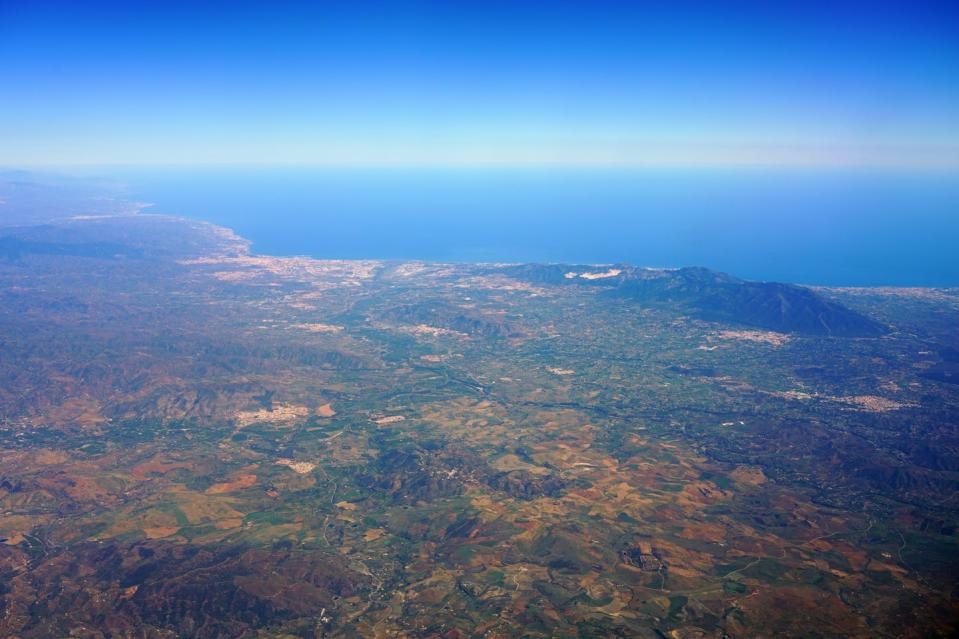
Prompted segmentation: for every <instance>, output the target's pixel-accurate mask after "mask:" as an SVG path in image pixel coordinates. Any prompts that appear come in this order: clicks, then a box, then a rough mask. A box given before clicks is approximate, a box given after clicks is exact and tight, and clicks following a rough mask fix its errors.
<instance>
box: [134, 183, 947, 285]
mask: <svg viewBox="0 0 959 639" xmlns="http://www.w3.org/2000/svg"><path fill="white" fill-rule="evenodd" d="M117 175H118V176H119V177H120V178H121V179H122V181H123V182H124V183H125V184H126V185H127V189H128V191H129V195H131V196H133V197H135V198H138V199H141V200H144V201H147V202H152V203H153V207H152V209H150V210H151V211H153V212H158V213H169V214H176V215H183V216H187V217H193V218H199V219H203V220H208V221H211V222H215V223H217V224H222V225H225V226H228V227H230V228H233V229H234V230H236V231H237V232H238V233H240V234H241V235H243V236H245V237H247V238H249V239H251V240H252V241H253V247H254V250H256V251H257V252H261V253H267V254H273V255H311V256H315V257H320V258H395V259H422V260H442V261H509V262H518V261H536V262H579V263H609V262H629V263H633V264H638V265H648V266H684V265H700V266H707V267H710V268H714V269H718V270H721V271H726V272H729V273H733V274H735V275H738V276H741V277H746V278H753V279H765V280H781V281H789V282H798V283H806V284H822V285H926V286H959V174H957V173H956V172H952V173H945V172H941V173H928V172H927V173H923V174H920V173H906V172H892V171H865V170H859V171H852V170H842V171H835V170H834V171H811V170H798V169H789V170H768V169H766V170H763V169H749V170H731V169H730V170H727V169H710V170H706V169H702V170H692V169H688V170H687V169H684V170H659V169H657V170H653V169H648V170H645V169H643V170H608V169H585V170H584V169H577V170H574V169H550V170H547V169H509V170H507V169H442V170H428V169H415V170H414V169H280V168H269V169H252V168H244V169H238V168H229V169H225V168H220V169H209V168H205V169H190V170H182V169H180V170H158V169H150V170H145V169H144V170H137V171H125V172H122V173H118V174H117Z"/></svg>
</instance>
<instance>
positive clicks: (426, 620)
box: [0, 212, 959, 639]
mask: <svg viewBox="0 0 959 639" xmlns="http://www.w3.org/2000/svg"><path fill="white" fill-rule="evenodd" d="M0 243H2V244H0V246H2V248H3V251H2V252H0V636H4V637H7V636H9V637H18V638H21V639H34V638H41V637H53V636H71V637H83V638H91V639H92V638H95V637H96V638H99V637H133V636H136V637H151V638H154V637H155V638H164V639H165V638H173V637H201V638H204V637H209V638H213V637H357V638H358V637H384V638H385V637H436V638H439V637H442V638H444V639H454V638H457V637H460V638H466V637H504V638H505V637H517V636H523V637H616V636H621V637H674V638H692V637H715V638H719V637H840V636H841V637H935V636H941V637H947V636H953V635H954V633H955V632H957V619H959V603H957V600H956V597H957V595H959V589H957V586H959V581H957V579H956V575H957V574H959V564H957V559H956V558H957V557H959V536H957V524H959V497H957V492H959V291H955V290H931V289H816V290H812V289H806V288H800V287H787V286H783V285H772V284H765V283H754V282H743V281H741V280H736V279H735V278H730V277H728V276H724V275H721V274H716V273H712V272H710V271H706V270H705V269H681V270H679V271H657V270H651V269H639V268H636V267H632V266H629V265H615V267H614V266H609V265H604V266H596V267H593V266H589V265H571V266H560V265H491V264H458V265H451V264H432V263H414V262H402V263H395V262H382V261H324V260H315V259H310V258H283V257H270V256H264V255H256V254H253V253H252V252H251V251H250V248H249V245H248V243H247V242H245V241H244V240H243V239H242V238H239V237H237V236H235V235H233V234H232V233H230V232H229V231H227V230H225V229H221V228H218V227H213V226H210V225H207V224H203V223H199V222H191V221H186V220H181V219H177V218H168V217H162V216H152V215H146V214H143V213H136V212H133V213H126V212H122V213H120V214H116V215H111V216H106V217H98V218H91V219H82V220H79V219H77V220H62V221H59V222H57V223H56V224H44V225H37V226H29V225H27V226H20V227H10V228H4V229H0Z"/></svg>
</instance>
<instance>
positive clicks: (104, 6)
mask: <svg viewBox="0 0 959 639" xmlns="http://www.w3.org/2000/svg"><path fill="white" fill-rule="evenodd" d="M195 4H196V5H199V4H203V6H202V7H197V6H193V5H195ZM719 5H728V6H725V7H723V8H719ZM957 6H959V4H957V3H955V2H952V3H942V4H938V5H936V4H929V3H923V2H921V1H913V2H903V3H900V4H886V3H882V2H874V3H865V2H859V3H849V4H843V3H841V2H839V3H837V2H830V3H828V4H827V3H823V4H817V3H815V2H812V3H810V2H801V3H795V4H793V5H785V4H782V3H778V2H766V3H755V4H742V3H719V2H716V3H714V2H709V3H705V2H704V3H701V4H692V3H690V4H682V3H675V2H669V3H663V4H662V5H650V4H641V3H629V2H606V1H602V0H599V1H590V2H582V3H574V2H562V1H557V2H520V1H519V0H517V1H515V2H504V3H500V2H494V1H487V2H477V3H470V2H455V1H452V0H450V1H447V2H436V3H432V2H418V3H416V2H410V3H380V2H378V3H370V4H364V3H362V2H344V3H289V2H263V3H246V2H222V3H216V2H214V3H193V2H183V3H181V2H176V1H174V2H150V3H138V2H115V3H107V2H101V3H98V2H64V3H51V2H44V1H43V0H29V1H25V2H20V1H18V0H0V165H6V166H13V167H19V166H38V165H71V164H111V165H126V164H174V165H190V164H203V163H234V162H236V163H279V164H325V165H330V164H332V165H357V164H359V165H366V164H372V165H381V164H388V165H389V164H401V165H422V164H426V165H449V164H453V165H464V164H465V165H471V164H503V165H511V164H523V165H538V164H544V165H551V164H572V165H576V164H599V165H603V164H616V165H622V164H627V165H629V164H639V165H676V164H679V165H682V164H694V165H697V164H705V165H730V164H732V165H737V164H759V165H814V166H820V165H825V166H835V165H844V166H847V165H883V166H896V167H907V168H908V167H928V166H949V167H953V168H955V167H957V166H959V9H957Z"/></svg>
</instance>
